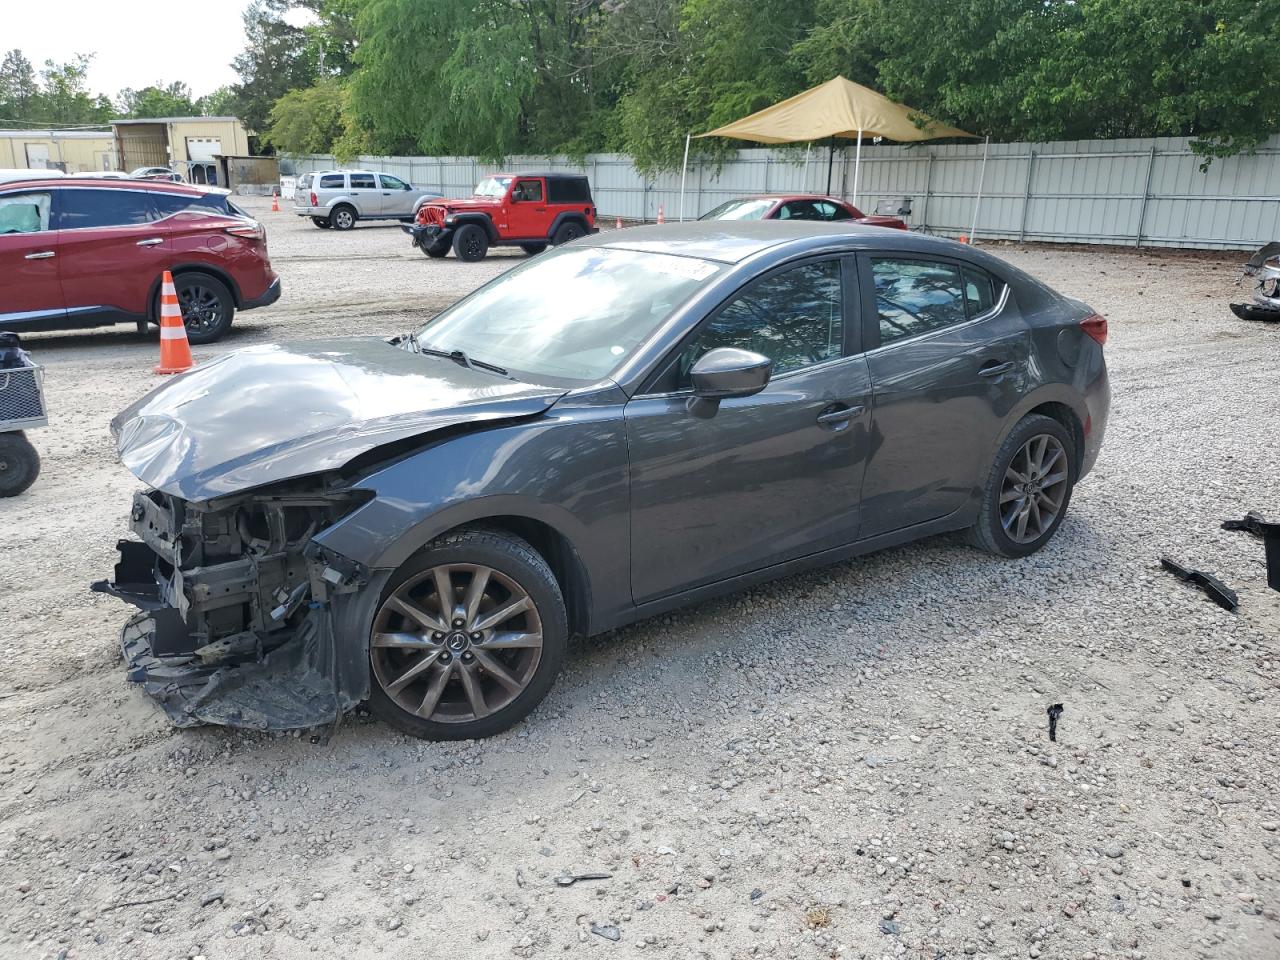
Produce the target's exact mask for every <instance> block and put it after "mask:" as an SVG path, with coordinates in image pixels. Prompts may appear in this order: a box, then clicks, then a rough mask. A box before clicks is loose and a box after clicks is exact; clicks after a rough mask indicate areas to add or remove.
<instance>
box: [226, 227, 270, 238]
mask: <svg viewBox="0 0 1280 960" xmlns="http://www.w3.org/2000/svg"><path fill="white" fill-rule="evenodd" d="M223 232H224V233H229V234H231V236H233V237H248V238H249V239H250V240H265V239H267V231H266V230H264V229H263V228H262V224H260V223H246V224H245V225H244V226H242V227H226V228H224V230H223Z"/></svg>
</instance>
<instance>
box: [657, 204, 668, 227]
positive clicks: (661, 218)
mask: <svg viewBox="0 0 1280 960" xmlns="http://www.w3.org/2000/svg"><path fill="white" fill-rule="evenodd" d="M658 222H659V223H666V222H667V218H666V216H665V215H664V214H663V212H662V204H658Z"/></svg>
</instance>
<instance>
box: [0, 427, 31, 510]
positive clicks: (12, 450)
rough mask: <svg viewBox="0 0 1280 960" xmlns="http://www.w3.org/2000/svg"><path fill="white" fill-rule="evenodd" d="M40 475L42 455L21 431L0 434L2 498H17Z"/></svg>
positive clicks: (0, 485) (0, 489)
mask: <svg viewBox="0 0 1280 960" xmlns="http://www.w3.org/2000/svg"><path fill="white" fill-rule="evenodd" d="M39 475H40V454H38V453H36V448H35V447H33V446H32V445H31V441H30V440H28V439H27V437H26V434H24V433H23V432H22V431H21V430H17V431H13V432H10V433H0V497H16V496H17V495H18V494H20V493H21V492H22V491H23V490H25V489H27V487H29V486H31V485H32V484H33V483H35V482H36V477H38V476H39Z"/></svg>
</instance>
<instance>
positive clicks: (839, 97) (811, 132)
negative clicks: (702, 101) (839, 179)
mask: <svg viewBox="0 0 1280 960" xmlns="http://www.w3.org/2000/svg"><path fill="white" fill-rule="evenodd" d="M698 136H699V137H732V138H734V139H735V140H751V141H754V142H755V143H795V142H797V141H804V140H822V139H828V138H829V139H830V140H831V151H830V153H829V154H828V157H827V192H828V193H830V192H831V156H832V155H833V154H834V153H835V138H836V137H841V138H843V139H846V140H855V139H856V140H857V142H858V149H857V152H856V153H855V155H854V166H853V198H854V202H855V203H856V202H857V198H858V174H859V167H860V166H861V163H862V140H863V138H864V137H872V138H874V137H883V138H885V139H886V140H897V141H900V142H902V141H914V140H938V139H941V138H943V137H973V138H974V139H977V137H976V135H975V134H972V133H967V132H966V131H964V130H960V129H957V128H956V127H949V126H947V125H946V124H945V123H939V122H938V121H937V120H934V119H933V118H932V117H928V116H925V115H924V114H923V113H920V112H919V111H918V110H913V109H911V108H910V107H908V106H904V105H903V104H901V103H894V102H893V101H892V100H890V99H889V98H888V97H886V96H884V94H881V93H876V91H874V90H871V89H869V88H867V87H864V86H862V85H861V84H859V83H854V82H853V81H852V80H847V79H845V78H844V77H836V78H835V79H834V80H828V81H827V82H826V83H824V84H821V85H820V86H817V87H814V88H813V89H811V90H806V91H805V92H804V93H798V94H796V95H795V96H794V97H791V98H790V99H788V100H783V101H782V102H781V103H775V104H774V105H773V106H771V107H765V108H764V109H763V110H761V111H759V112H757V113H753V114H751V116H749V117H743V118H742V119H741V120H735V121H734V122H733V123H729V124H726V125H725V126H723V127H717V128H716V129H715V130H710V131H708V132H707V133H700V134H698ZM685 146H686V149H685V158H686V163H687V160H688V143H687V141H686V145H685Z"/></svg>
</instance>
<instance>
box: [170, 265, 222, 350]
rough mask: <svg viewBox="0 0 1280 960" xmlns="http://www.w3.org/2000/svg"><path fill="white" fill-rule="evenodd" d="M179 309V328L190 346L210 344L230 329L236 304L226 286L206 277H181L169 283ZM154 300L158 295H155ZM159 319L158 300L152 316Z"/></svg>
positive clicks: (185, 275) (180, 275) (190, 274)
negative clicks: (185, 334) (174, 292)
mask: <svg viewBox="0 0 1280 960" xmlns="http://www.w3.org/2000/svg"><path fill="white" fill-rule="evenodd" d="M173 285H174V287H175V288H176V289H177V291H178V306H179V307H181V308H182V324H183V326H185V327H186V328H187V339H188V340H190V341H191V342H192V343H197V344H198V343H213V342H214V341H215V340H217V339H218V338H219V337H221V336H222V335H223V334H224V333H226V332H227V330H229V329H230V327H231V320H232V318H233V317H234V316H235V312H236V303H235V299H234V298H233V297H232V296H231V291H230V290H228V289H227V285H226V284H225V283H223V282H222V281H221V280H219V279H218V278H217V277H211V276H210V275H209V274H207V273H181V274H179V275H178V276H176V277H175V278H174V280H173ZM156 296H157V298H158V297H159V294H157V295H156ZM159 315H160V307H159V300H158V299H157V302H156V316H159Z"/></svg>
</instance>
